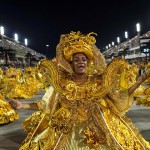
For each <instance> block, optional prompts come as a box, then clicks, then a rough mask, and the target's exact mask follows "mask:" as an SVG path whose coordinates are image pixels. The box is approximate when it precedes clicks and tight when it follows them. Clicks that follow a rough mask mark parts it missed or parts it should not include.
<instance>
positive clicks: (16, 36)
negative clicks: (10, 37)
mask: <svg viewBox="0 0 150 150" xmlns="http://www.w3.org/2000/svg"><path fill="white" fill-rule="evenodd" d="M14 38H15V41H18V34H17V33H15V34H14Z"/></svg>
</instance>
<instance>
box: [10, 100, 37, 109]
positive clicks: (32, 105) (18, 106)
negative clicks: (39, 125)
mask: <svg viewBox="0 0 150 150" xmlns="http://www.w3.org/2000/svg"><path fill="white" fill-rule="evenodd" d="M9 104H10V105H11V107H12V108H14V109H16V110H17V109H27V110H38V107H37V104H36V103H22V102H20V101H18V100H14V99H11V100H10V102H9Z"/></svg>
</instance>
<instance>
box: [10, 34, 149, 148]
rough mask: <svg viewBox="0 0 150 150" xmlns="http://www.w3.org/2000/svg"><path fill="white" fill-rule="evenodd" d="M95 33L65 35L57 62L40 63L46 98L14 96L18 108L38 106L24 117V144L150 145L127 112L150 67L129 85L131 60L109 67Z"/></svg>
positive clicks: (62, 146)
mask: <svg viewBox="0 0 150 150" xmlns="http://www.w3.org/2000/svg"><path fill="white" fill-rule="evenodd" d="M91 34H93V33H90V34H87V35H83V34H81V33H80V32H71V33H70V34H66V35H62V36H61V38H60V43H59V44H58V46H57V57H56V60H57V62H52V61H48V60H42V61H41V62H40V63H39V65H38V68H39V69H40V70H41V73H42V74H43V76H44V77H46V78H47V79H48V81H49V83H50V85H51V86H50V88H49V92H48V96H47V98H44V99H43V100H40V101H37V102H35V103H31V104H27V103H26V104H22V103H20V102H18V101H15V100H12V101H11V105H12V106H13V107H14V108H15V109H34V110H39V111H38V112H36V113H35V114H32V115H31V117H30V118H28V119H27V120H26V121H25V122H24V127H25V129H26V131H27V132H28V136H27V138H26V139H25V140H24V142H23V143H22V146H21V147H20V149H21V150H24V149H25V150H28V149H30V150H36V149H43V150H90V149H96V150H114V149H115V150H122V149H123V150H130V149H131V150H133V149H137V150H144V149H150V145H149V143H148V142H147V141H145V140H144V138H143V137H142V136H141V134H140V133H139V132H138V130H137V129H136V127H135V126H134V125H133V124H132V122H131V121H130V120H129V119H128V118H127V117H126V116H125V112H126V111H128V109H129V108H130V106H131V104H132V103H133V97H132V93H133V92H134V91H135V89H137V88H138V87H139V86H140V84H141V83H142V82H143V81H144V80H145V79H146V78H147V77H149V76H150V75H149V72H146V73H144V74H143V75H142V76H141V77H139V78H138V80H137V81H136V83H135V84H133V86H131V87H129V86H127V83H125V84H124V81H125V80H124V79H125V76H124V71H125V70H124V68H126V65H127V63H126V62H125V61H124V60H114V61H113V62H112V63H111V64H110V65H109V66H108V67H107V68H106V64H105V60H104V57H103V56H102V54H101V53H100V51H99V49H98V48H97V47H96V46H95V42H96V40H95V38H94V36H92V35H91ZM130 85H131V84H130ZM31 125H32V126H31Z"/></svg>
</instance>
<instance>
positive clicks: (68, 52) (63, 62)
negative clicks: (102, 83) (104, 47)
mask: <svg viewBox="0 0 150 150" xmlns="http://www.w3.org/2000/svg"><path fill="white" fill-rule="evenodd" d="M92 34H95V35H96V33H93V32H91V33H89V34H87V35H84V34H81V32H80V31H78V32H73V31H72V32H71V33H70V34H64V35H61V37H60V43H59V44H58V45H57V48H56V50H57V51H56V54H57V55H56V58H57V60H58V63H59V66H60V67H62V68H63V69H65V71H67V72H69V73H70V74H72V73H73V70H72V68H71V66H70V61H71V60H72V56H73V54H75V53H78V52H82V53H84V54H85V55H86V56H87V57H88V59H89V60H90V63H89V67H88V73H89V74H94V73H98V74H102V73H103V72H104V68H105V67H106V64H105V59H104V57H103V55H102V54H101V53H100V50H99V49H98V48H97V47H96V46H95V43H96V39H95V37H94V36H92Z"/></svg>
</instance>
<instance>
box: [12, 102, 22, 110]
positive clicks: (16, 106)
mask: <svg viewBox="0 0 150 150" xmlns="http://www.w3.org/2000/svg"><path fill="white" fill-rule="evenodd" d="M9 104H10V105H11V107H12V108H13V109H16V110H17V109H23V104H22V103H21V102H20V101H18V100H15V99H11V100H10V102H9Z"/></svg>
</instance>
